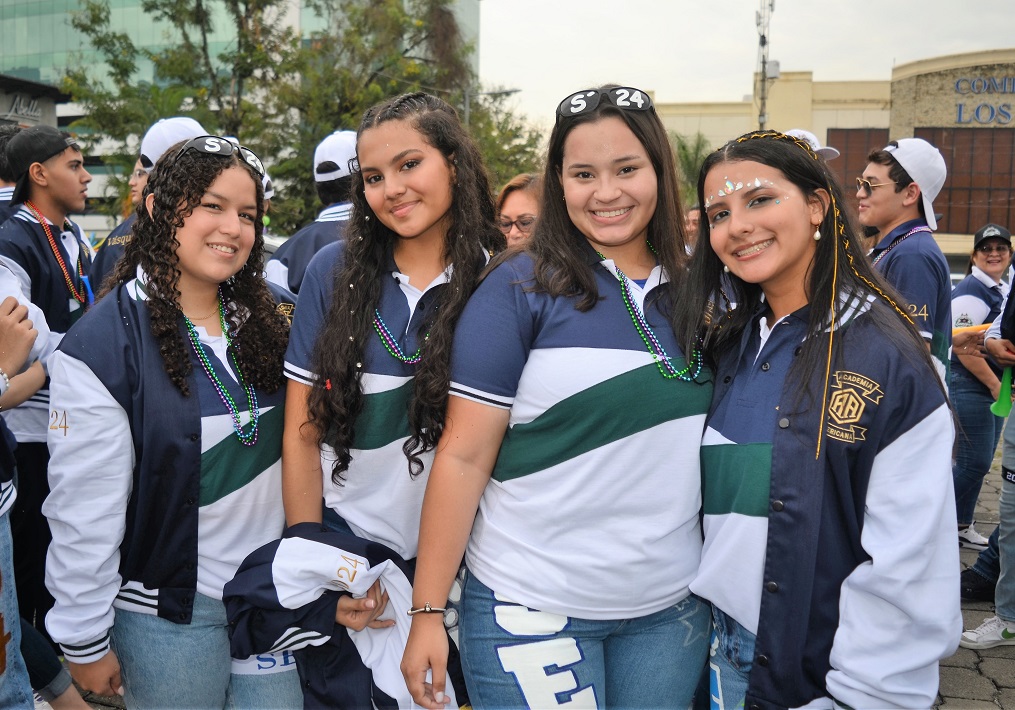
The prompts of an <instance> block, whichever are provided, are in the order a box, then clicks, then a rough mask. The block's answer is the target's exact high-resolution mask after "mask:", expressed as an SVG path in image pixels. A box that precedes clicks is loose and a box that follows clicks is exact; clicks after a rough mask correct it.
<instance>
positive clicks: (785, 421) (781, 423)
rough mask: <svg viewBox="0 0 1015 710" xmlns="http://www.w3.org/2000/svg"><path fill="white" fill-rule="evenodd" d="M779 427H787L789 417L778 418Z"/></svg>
mask: <svg viewBox="0 0 1015 710" xmlns="http://www.w3.org/2000/svg"><path fill="white" fill-rule="evenodd" d="M779 428H780V429H789V419H787V418H786V417H783V418H782V419H780V420H779Z"/></svg>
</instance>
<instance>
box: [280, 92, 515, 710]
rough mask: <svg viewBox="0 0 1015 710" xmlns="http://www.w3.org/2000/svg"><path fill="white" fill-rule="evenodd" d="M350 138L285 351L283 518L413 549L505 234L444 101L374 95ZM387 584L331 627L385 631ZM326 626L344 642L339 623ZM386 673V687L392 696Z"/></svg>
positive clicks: (400, 613) (407, 556) (347, 604)
mask: <svg viewBox="0 0 1015 710" xmlns="http://www.w3.org/2000/svg"><path fill="white" fill-rule="evenodd" d="M356 150H357V156H358V160H359V171H358V172H354V173H353V185H352V205H353V207H352V216H351V218H350V221H349V227H348V229H347V230H346V233H345V237H344V239H343V240H342V241H340V242H338V243H335V244H333V245H330V246H328V247H325V248H324V249H323V250H321V251H320V252H319V253H318V254H317V256H315V257H314V259H313V261H311V263H310V265H309V267H308V268H307V275H306V278H305V280H304V283H303V286H302V288H301V290H300V303H299V308H298V309H297V311H296V316H295V319H294V322H293V331H292V338H291V341H290V343H289V350H288V352H287V353H286V358H285V374H286V376H287V377H289V378H290V380H289V385H288V394H287V402H286V422H285V437H284V447H283V455H282V464H283V473H282V481H283V489H282V493H283V500H284V502H285V511H286V520H287V522H288V524H289V525H290V526H297V524H301V523H305V524H309V526H307V527H305V528H299V527H296V528H290V533H287V534H296V532H298V531H299V530H301V529H308V530H312V529H316V530H317V531H320V530H321V526H322V524H323V526H324V528H325V529H327V530H329V531H334V532H338V533H345V534H347V535H351V536H354V537H357V538H360V539H363V540H366V541H369V542H371V543H379V544H380V545H383V546H384V549H386V550H387V551H389V552H390V553H391V554H392V555H393V556H394V557H397V558H399V559H400V560H405V561H410V560H414V558H415V557H416V549H417V545H418V529H419V512H420V506H421V504H422V499H423V491H424V489H425V487H426V481H427V476H428V472H429V468H430V463H431V462H432V460H433V449H434V446H435V445H436V443H437V440H438V439H439V438H440V435H441V433H442V431H443V430H444V408H445V405H446V403H447V399H448V384H449V360H450V357H451V343H452V335H453V333H454V329H455V325H456V323H457V321H458V317H459V315H460V314H461V312H462V309H463V307H464V306H465V302H466V301H467V300H468V297H469V294H471V293H472V291H473V289H474V287H475V284H476V281H477V279H478V277H479V274H480V272H481V271H482V270H483V268H484V267H485V266H486V264H487V261H488V260H489V258H490V256H491V255H492V254H493V253H494V252H496V251H499V250H501V249H503V248H504V246H505V242H504V237H503V235H501V234H500V232H499V231H498V230H497V228H496V227H495V226H494V208H493V200H492V199H491V191H490V186H489V182H488V178H487V174H486V170H485V168H484V166H483V163H482V159H481V157H480V154H479V151H478V149H477V147H476V146H475V144H474V143H473V141H472V139H471V138H469V136H468V134H467V133H466V131H465V129H464V127H463V126H462V124H461V122H460V121H459V120H458V116H457V114H456V113H455V111H454V109H453V108H451V106H449V105H448V104H447V103H445V102H444V101H442V100H441V99H439V98H436V97H434V96H430V95H428V94H425V93H413V94H406V95H403V96H399V97H396V98H393V99H391V100H388V101H385V102H384V103H381V104H378V105H377V106H374V107H373V108H371V109H369V110H368V111H367V112H366V114H365V115H364V117H363V121H362V123H361V125H360V127H359V130H358V132H357V144H356ZM373 549H378V548H377V547H375V548H373ZM331 574H332V575H334V572H333V571H332V573H331ZM388 591H391V590H387V591H384V592H382V590H381V586H380V585H379V584H375V585H373V586H372V587H371V589H370V590H369V592H368V593H367V594H366V595H365V596H363V597H358V598H357V597H354V596H350V595H347V594H342V595H338V598H337V602H333V604H332V606H331V608H330V614H331V622H329V623H328V625H329V626H330V624H331V623H333V622H335V621H337V623H338V625H339V626H340V627H341V626H344V627H347V628H348V629H350V630H357V631H358V630H362V629H367V628H369V629H370V630H371V631H368V632H367V633H368V634H374V635H375V637H377V638H382V637H384V638H386V636H381V635H380V634H378V633H377V630H378V629H386V628H387V627H390V626H391V625H392V624H394V623H395V622H394V619H396V618H400V619H404V620H407V619H406V617H405V609H403V608H398V609H387V601H388V598H389V595H388ZM407 601H408V598H406V602H407ZM386 610H387V613H385V611H386ZM382 614H383V615H384V616H383V618H382ZM325 621H327V620H325ZM324 633H325V636H328V637H330V639H331V644H333V645H334V644H339V645H341V644H344V643H349V634H346V633H345V629H341V628H339V629H338V630H337V633H335V634H331V630H330V629H325V630H324ZM358 638H362V636H360V637H358ZM303 641H304V643H306V640H305V639H304V640H303ZM324 642H325V640H324V639H317V640H316V641H315V643H317V644H323V643H324ZM332 650H334V651H335V652H340V651H342V649H341V648H338V649H337V650H336V649H332ZM352 655H353V656H355V655H356V654H355V653H354V654H352ZM397 655H398V656H400V655H401V651H400V649H399V650H398V654H397ZM350 663H352V664H355V665H356V666H357V667H360V668H361V667H362V665H361V664H360V662H359V660H354V661H349V662H348V663H346V664H345V665H343V669H344V670H343V673H344V676H343V678H345V679H346V681H344V682H346V684H351V683H352V682H353V681H352V680H350V679H351V678H353V677H355V675H356V674H355V672H354V670H353V669H352V666H351V665H350ZM305 665H306V666H307V667H309V664H305ZM393 670H394V673H395V675H396V677H397V673H398V671H397V657H396V658H395V665H394V667H393ZM301 672H303V668H302V667H301ZM359 677H363V675H362V674H361V675H360V676H359ZM365 677H366V678H367V679H368V680H369V675H366V676H365ZM376 677H377V674H376V672H375V678H376ZM327 683H328V678H327V677H323V676H322V677H320V678H318V679H317V681H315V682H313V683H311V684H310V685H311V686H313V688H312V689H311V690H312V692H316V693H320V698H319V700H320V702H321V703H322V704H329V703H335V702H337V701H336V699H335V698H334V697H333V696H329V694H328V692H329V691H328V690H327V688H326V687H324V686H325V685H327ZM397 685H398V686H399V688H385V692H387V693H389V694H397V693H399V692H400V693H401V694H402V695H404V694H405V688H404V686H403V685H402V683H401V681H400V680H399V681H398V684H397ZM364 692H367V693H369V687H368V688H367V690H365V691H364ZM405 699H406V701H408V698H407V697H406V698H405ZM375 700H376V699H375ZM361 702H362V701H361ZM366 702H367V704H369V702H370V699H369V697H367V699H366ZM376 702H381V701H380V700H376Z"/></svg>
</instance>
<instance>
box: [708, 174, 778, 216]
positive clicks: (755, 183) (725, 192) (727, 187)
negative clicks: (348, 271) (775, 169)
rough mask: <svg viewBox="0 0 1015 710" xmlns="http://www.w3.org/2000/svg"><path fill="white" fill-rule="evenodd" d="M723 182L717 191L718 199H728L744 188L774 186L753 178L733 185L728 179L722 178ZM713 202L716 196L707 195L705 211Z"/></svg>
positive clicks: (770, 182) (768, 181)
mask: <svg viewBox="0 0 1015 710" xmlns="http://www.w3.org/2000/svg"><path fill="white" fill-rule="evenodd" d="M723 181H724V182H723V186H722V189H721V190H719V193H718V196H719V197H728V196H730V195H732V194H733V193H734V192H737V191H738V190H743V189H744V188H745V187H746V188H747V189H751V188H755V187H761V186H762V185H767V186H769V187H774V186H775V184H774V183H773V182H772V181H771V180H762V179H761V178H754V180H748V181H747V182H746V183H742V182H738V183H734V182H733V181H732V180H730V179H729V178H728V177H725V176H724V177H723ZM715 200H716V195H709V196H708V198H707V199H706V200H705V209H706V210H707V209H708V208H709V207H711V206H712V203H713V202H715Z"/></svg>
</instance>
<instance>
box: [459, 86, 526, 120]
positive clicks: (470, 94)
mask: <svg viewBox="0 0 1015 710" xmlns="http://www.w3.org/2000/svg"><path fill="white" fill-rule="evenodd" d="M519 91H521V89H501V90H499V91H473V90H472V89H470V88H469V87H465V120H464V121H462V123H464V124H465V127H466V128H468V127H469V113H470V110H469V109H470V106H469V104H470V100H471V98H472V97H473V96H510V95H511V94H517V93H518V92H519Z"/></svg>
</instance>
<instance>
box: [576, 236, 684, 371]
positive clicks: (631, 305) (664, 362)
mask: <svg viewBox="0 0 1015 710" xmlns="http://www.w3.org/2000/svg"><path fill="white" fill-rule="evenodd" d="M645 243H646V244H648V248H649V249H651V250H652V253H653V254H655V249H654V248H653V247H652V244H651V242H645ZM596 254H599V258H600V259H602V260H603V261H606V257H605V256H603V255H602V254H600V253H599V252H598V251H597V252H596ZM614 268H616V269H617V280H618V281H620V293H621V295H622V296H623V298H624V305H625V306H626V307H627V313H628V315H629V316H631V322H632V323H634V329H635V330H637V331H638V335H640V336H641V340H642V342H643V343H645V347H646V348H647V349H648V351H649V353H651V355H652V360H653V361H655V364H656V367H658V368H659V374H661V375H662V376H663V377H665V378H666V379H667V380H672V379H674V378H676V379H678V380H683V381H684V382H693V381H694V380H695V378H697V377H698V374H699V373H700V372H701V353H700V352H698V351H697V350H692V351H691V356H690V357H689V358H688V359H687V366H686V367H684V368H683V369H680V370H677V369H676V368H675V367H673V363H672V362H671V361H670V356H669V355H668V354H667V353H666V349H665V348H663V346H662V343H660V342H659V340H658V338H656V334H655V333H654V332H652V327H651V326H650V325H649V324H648V321H647V320H645V314H644V313H642V310H641V308H639V307H638V302H637V301H636V300H635V299H634V296H632V295H631V286H630V283H629V280H628V278H627V275H626V274H625V273H624V272H623V271H621V270H620V268H619V267H617V266H616V265H614ZM692 370H693V372H692Z"/></svg>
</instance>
